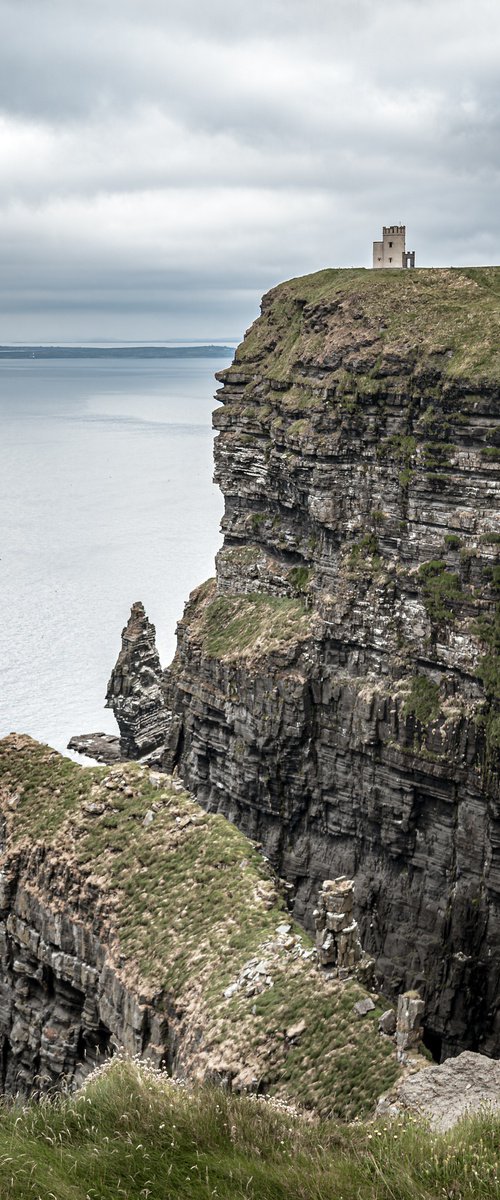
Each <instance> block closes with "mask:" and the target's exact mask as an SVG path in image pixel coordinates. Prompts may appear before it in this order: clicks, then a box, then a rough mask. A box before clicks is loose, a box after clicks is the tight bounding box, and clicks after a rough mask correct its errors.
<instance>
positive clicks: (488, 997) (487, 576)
mask: <svg viewBox="0 0 500 1200" xmlns="http://www.w3.org/2000/svg"><path fill="white" fill-rule="evenodd" d="M499 296H500V268H486V269H482V270H479V269H471V270H465V269H458V270H419V271H411V272H410V271H402V272H387V273H386V272H374V273H372V272H366V271H333V270H332V271H323V272H321V273H319V274H318V275H313V276H309V277H306V278H304V279H297V280H292V281H291V282H289V283H286V284H283V285H281V286H280V287H278V288H275V289H274V290H273V291H272V292H270V293H269V294H268V295H267V296H265V297H264V300H263V304H262V315H261V316H260V318H259V319H258V320H257V321H256V322H255V324H254V325H253V326H252V327H251V329H250V330H249V331H248V333H247V335H246V337H245V340H244V342H243V343H242V345H241V346H240V347H239V349H238V350H237V352H236V355H235V359H234V362H233V364H232V366H231V367H229V368H228V369H227V370H226V371H223V372H221V373H220V374H219V375H218V379H219V380H220V382H221V384H222V388H221V390H220V391H219V392H218V396H217V398H218V400H219V401H220V407H219V408H217V409H216V411H215V414H214V424H215V427H216V429H217V430H218V436H217V438H216V442H215V465H216V479H217V481H218V482H219V484H220V487H221V489H222V491H223V493H224V499H225V513H224V518H223V526H222V528H223V533H224V544H223V547H222V549H221V551H220V553H219V555H218V558H217V579H216V581H212V582H209V583H208V584H206V585H203V587H201V588H200V589H198V590H197V591H196V592H195V593H193V595H192V596H191V598H190V600H189V603H188V604H187V607H186V611H185V614H184V617H183V619H182V621H181V622H180V624H179V627H178V649H177V653H176V656H175V659H174V662H173V664H172V666H171V667H170V668H169V670H168V671H167V672H165V676H164V680H163V698H162V702H161V706H160V707H161V708H162V711H163V718H162V719H165V714H166V713H168V714H169V715H168V730H167V736H166V743H165V763H166V765H167V766H168V767H169V769H171V768H172V767H173V766H174V765H175V766H177V767H178V769H179V772H180V773H181V775H182V777H183V779H184V781H185V782H186V784H187V785H188V786H189V788H190V789H191V790H192V791H193V792H194V793H195V794H196V796H197V798H198V800H199V801H200V802H201V804H202V805H203V806H204V807H205V808H206V809H208V810H209V811H218V812H222V813H224V814H225V815H226V816H228V817H229V818H230V819H231V821H234V822H235V823H236V824H237V825H238V826H239V827H240V828H241V829H242V830H244V831H245V832H246V833H247V834H248V835H249V836H250V837H252V838H256V839H258V840H259V841H261V842H262V843H263V845H264V848H265V851H266V853H267V854H268V855H269V858H270V860H271V862H272V863H273V865H274V866H275V867H276V869H277V870H278V871H279V873H280V874H282V875H284V876H285V878H286V879H287V880H289V881H290V882H291V883H293V886H294V892H295V915H296V917H297V918H298V919H299V921H301V922H303V923H305V924H306V925H308V924H309V923H310V920H311V916H310V914H311V912H312V909H313V897H314V895H315V893H316V890H317V887H318V885H319V883H320V882H321V881H322V880H323V879H324V878H325V877H335V876H337V875H340V874H346V875H348V876H352V877H353V878H355V880H356V898H357V917H358V920H359V922H360V926H361V932H362V940H363V944H364V945H365V946H366V947H367V948H368V949H369V950H370V951H371V952H373V953H374V954H375V956H376V960H377V970H378V973H379V978H380V981H381V984H382V986H383V987H384V988H386V989H388V990H389V991H391V992H392V993H396V992H398V991H400V990H402V989H403V988H405V987H419V988H421V989H422V991H423V992H424V994H425V1000H426V1030H427V1040H428V1044H429V1045H430V1046H431V1047H432V1049H433V1052H434V1053H435V1055H436V1057H438V1058H439V1057H441V1056H443V1057H445V1056H446V1055H448V1054H453V1053H457V1052H458V1051H459V1050H460V1049H463V1048H467V1049H481V1050H482V1051H484V1052H486V1053H496V1054H498V1053H499V1052H500V1012H499V1009H498V1003H499V1002H498V996H499V983H500V961H499V955H500V910H499V899H500V897H499V893H500V808H499V785H498V778H499V776H498V762H499V757H498V756H499V746H500V716H499V707H498V704H499V678H500V675H499V669H498V667H499V657H498V656H499V640H500V639H499V628H500V625H499V615H498V612H499V610H498V587H499V567H498V544H499V541H500V526H499V521H498V497H499V479H498V461H499V457H500V449H499V446H500V404H499V385H500V337H499V333H500V329H499ZM118 716H119V714H118ZM122 733H123V730H122Z"/></svg>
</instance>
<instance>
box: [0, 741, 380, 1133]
mask: <svg viewBox="0 0 500 1200" xmlns="http://www.w3.org/2000/svg"><path fill="white" fill-rule="evenodd" d="M0 828H1V847H0V849H1V857H0V882H1V887H0V954H1V972H0V1037H1V1056H0V1090H1V1091H2V1092H7V1093H9V1094H10V1095H12V1094H16V1093H17V1092H21V1094H26V1093H30V1092H32V1091H33V1090H35V1091H37V1090H45V1089H48V1088H50V1089H52V1088H54V1087H56V1086H57V1085H58V1084H60V1082H61V1080H62V1079H64V1081H65V1083H66V1085H67V1086H68V1085H69V1086H74V1085H76V1084H78V1083H81V1082H82V1080H83V1079H84V1078H85V1077H86V1076H87V1075H88V1074H89V1073H90V1072H91V1071H92V1069H93V1068H94V1067H95V1066H96V1065H98V1064H99V1063H101V1062H103V1061H104V1060H105V1059H106V1058H107V1057H108V1056H109V1055H111V1054H113V1053H114V1052H115V1051H116V1050H117V1049H124V1050H125V1051H126V1052H128V1053H129V1054H130V1055H138V1056H140V1057H147V1058H148V1059H149V1060H150V1061H151V1062H152V1063H153V1064H155V1065H156V1066H158V1067H159V1066H161V1067H166V1068H167V1070H168V1072H169V1073H172V1074H175V1075H176V1076H177V1077H178V1078H181V1079H183V1078H189V1079H190V1080H209V1081H213V1082H215V1081H219V1082H223V1083H225V1084H226V1085H227V1086H228V1087H229V1088H230V1089H232V1090H234V1091H246V1090H250V1091H258V1092H266V1093H269V1094H271V1095H275V1096H278V1097H281V1098H282V1099H284V1100H287V1101H290V1100H291V1101H297V1102H299V1103H301V1104H304V1105H306V1106H307V1107H311V1108H313V1109H315V1110H316V1111H318V1112H324V1113H325V1114H326V1113H328V1114H336V1115H338V1116H340V1117H343V1118H349V1117H354V1116H356V1115H362V1114H363V1113H366V1112H368V1111H370V1110H371V1109H373V1107H374V1105H375V1102H376V1100H377V1098H378V1096H379V1095H380V1093H381V1092H382V1091H384V1090H386V1088H387V1087H388V1086H389V1085H390V1084H391V1083H392V1082H393V1081H394V1080H395V1079H396V1078H397V1077H398V1075H399V1074H400V1067H399V1065H398V1063H397V1062H396V1056H395V1051H394V1046H393V1044H392V1042H391V1041H390V1040H389V1038H387V1037H384V1036H383V1035H382V1034H380V1033H379V1032H378V1019H377V1018H378V1017H379V1016H380V1014H381V1011H382V1010H381V1008H380V1006H379V1005H378V1004H377V997H376V996H375V997H373V998H370V999H369V998H368V996H367V993H366V991H365V989H364V988H363V987H362V986H361V985H360V983H359V982H358V981H357V980H356V978H355V977H354V975H353V973H352V972H349V973H348V972H345V974H346V975H348V976H349V977H348V978H345V979H343V980H342V979H339V978H338V977H337V978H334V977H333V975H332V973H331V972H330V973H327V972H324V971H322V970H319V969H318V967H317V966H316V965H315V957H314V950H313V947H312V945H311V941H310V939H309V938H308V937H307V935H306V934H304V932H303V930H301V929H299V928H298V926H297V925H295V924H294V922H293V921H292V920H291V919H290V917H289V914H288V911H287V908H286V905H285V901H284V899H283V894H282V892H281V891H280V890H279V888H278V886H277V883H276V879H275V877H274V876H273V873H272V871H271V870H270V868H269V865H268V864H267V863H266V862H265V860H264V859H263V857H262V855H261V854H260V853H259V852H258V850H257V849H256V847H255V846H253V845H252V844H251V843H250V842H249V841H248V840H247V839H246V838H245V837H244V836H243V835H242V834H241V833H239V832H238V831H237V830H236V829H235V828H234V827H232V826H231V825H229V824H228V822H227V821H225V820H224V818H222V817H220V816H211V815H208V814H206V813H204V812H203V810H202V809H201V808H200V807H199V806H198V805H197V804H196V803H195V802H194V801H193V800H192V799H191V798H190V797H189V796H188V795H187V794H186V793H185V792H184V790H183V788H182V785H181V784H180V783H179V781H178V780H177V779H175V778H171V777H168V776H166V775H164V774H163V775H162V774H160V773H158V772H155V771H151V770H150V769H149V768H146V767H144V766H141V765H139V764H136V763H130V764H118V765H117V766H114V767H112V768H110V769H109V768H104V767H97V768H82V767H80V766H78V765H77V764H75V763H73V762H71V761H69V760H68V759H64V758H62V757H61V756H60V755H58V754H56V752H55V751H52V750H50V749H49V748H48V747H44V746H40V745H38V744H37V743H36V742H33V741H31V739H29V738H26V737H19V736H16V735H13V736H11V737H10V738H7V739H5V740H4V741H3V742H0ZM368 999H369V1003H368V1006H367V1008H368V1009H369V1011H368V1010H367V1011H366V1013H365V1012H364V1010H363V1013H364V1015H362V1016H360V1015H359V1014H358V1012H357V1010H356V1009H355V1007H354V1006H355V1005H356V1004H358V1003H359V1001H360V1000H364V1002H365V1007H366V1005H367V1001H368Z"/></svg>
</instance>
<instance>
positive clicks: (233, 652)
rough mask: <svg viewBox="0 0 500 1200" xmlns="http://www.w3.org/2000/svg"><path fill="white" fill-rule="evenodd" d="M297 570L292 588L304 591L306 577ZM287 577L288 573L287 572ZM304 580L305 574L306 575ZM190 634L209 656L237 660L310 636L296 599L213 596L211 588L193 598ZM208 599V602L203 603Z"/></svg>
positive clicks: (262, 595) (307, 620) (263, 595)
mask: <svg viewBox="0 0 500 1200" xmlns="http://www.w3.org/2000/svg"><path fill="white" fill-rule="evenodd" d="M304 570H305V571H306V572H307V568H298V571H299V575H298V576H297V582H296V584H295V583H294V580H293V579H291V580H290V582H291V583H292V586H294V587H295V586H296V587H297V590H298V591H302V590H304V587H305V584H306V577H305V575H303V574H302V573H301V572H303V571H304ZM289 574H291V572H290V573H289ZM307 578H309V575H308V573H307ZM196 596H197V594H196V593H195V604H196V611H195V615H194V619H193V620H192V623H191V633H192V634H194V636H195V638H197V639H199V640H200V641H201V643H202V646H203V648H204V650H205V652H206V653H207V654H208V655H209V656H210V657H217V658H219V657H220V658H238V657H242V656H249V655H251V654H253V653H256V652H263V651H264V650H269V649H273V648H278V647H279V646H280V645H286V643H288V642H290V641H292V640H297V639H304V638H306V637H308V635H309V633H310V617H309V616H308V613H307V612H306V609H305V607H304V604H303V601H302V600H301V599H300V598H289V597H283V596H271V595H268V594H267V593H263V592H252V593H248V594H246V595H233V594H232V595H229V596H228V595H223V596H216V595H215V587H214V588H213V589H212V591H211V592H210V593H209V594H208V596H207V593H206V592H205V593H204V595H203V597H202V600H201V603H200V602H199V601H198V599H196ZM207 598H208V603H207Z"/></svg>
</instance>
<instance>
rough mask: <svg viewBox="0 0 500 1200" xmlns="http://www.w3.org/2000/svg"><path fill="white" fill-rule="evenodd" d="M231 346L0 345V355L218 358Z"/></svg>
mask: <svg viewBox="0 0 500 1200" xmlns="http://www.w3.org/2000/svg"><path fill="white" fill-rule="evenodd" d="M225 355H228V356H231V358H232V357H233V355H234V346H214V345H208V346H202V345H200V346H0V359H2V358H31V359H33V358H220V357H221V356H225Z"/></svg>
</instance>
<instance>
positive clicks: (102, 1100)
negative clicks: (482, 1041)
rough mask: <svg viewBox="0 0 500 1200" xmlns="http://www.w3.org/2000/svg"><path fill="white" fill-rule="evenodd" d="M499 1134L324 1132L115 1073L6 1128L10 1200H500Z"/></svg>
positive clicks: (412, 1128)
mask: <svg viewBox="0 0 500 1200" xmlns="http://www.w3.org/2000/svg"><path fill="white" fill-rule="evenodd" d="M499 1139H500V1120H499V1119H498V1117H494V1116H491V1115H482V1116H480V1117H476V1118H472V1119H471V1118H469V1119H468V1120H466V1121H464V1122H462V1123H461V1124H460V1125H459V1126H457V1127H456V1128H455V1129H454V1130H452V1131H451V1132H450V1133H448V1134H435V1133H431V1132H430V1131H429V1129H428V1128H427V1127H426V1126H425V1125H423V1124H421V1123H420V1122H418V1121H416V1120H412V1119H411V1118H407V1119H403V1118H401V1119H398V1120H396V1121H393V1122H392V1123H390V1124H387V1125H384V1124H377V1125H373V1124H371V1125H365V1126H363V1125H353V1126H350V1127H347V1126H339V1125H338V1124H337V1123H336V1122H334V1121H322V1122H311V1121H309V1120H305V1119H304V1117H303V1116H302V1115H301V1114H300V1113H299V1112H296V1111H294V1110H286V1109H280V1108H279V1107H275V1106H272V1105H270V1104H269V1103H268V1102H266V1101H264V1100H261V1099H255V1098H238V1097H234V1096H230V1095H228V1094H226V1093H223V1092H220V1091H215V1090H210V1089H198V1090H194V1091H191V1090H188V1089H184V1088H182V1087H179V1086H178V1085H175V1084H173V1083H171V1082H170V1081H169V1080H168V1079H166V1077H165V1076H161V1075H159V1074H158V1073H157V1072H154V1071H152V1070H150V1069H145V1068H144V1067H142V1068H140V1067H138V1065H137V1064H135V1063H134V1062H130V1061H129V1062H127V1061H121V1062H119V1061H116V1062H114V1063H112V1064H111V1065H110V1066H108V1067H107V1068H106V1069H105V1070H104V1071H101V1072H100V1073H99V1074H98V1075H96V1076H95V1077H94V1078H93V1079H92V1080H90V1081H88V1082H87V1084H86V1086H85V1088H84V1089H83V1090H82V1091H81V1092H79V1093H77V1094H76V1095H72V1096H64V1097H62V1098H60V1099H58V1100H56V1101H55V1102H49V1101H42V1102H41V1103H40V1104H30V1105H27V1106H25V1107H21V1106H19V1105H14V1106H13V1107H10V1108H9V1107H5V1108H4V1110H3V1112H1V1114H0V1194H1V1196H2V1200H28V1198H30V1200H209V1198H210V1200H212V1198H215V1200H498V1195H499V1190H500V1170H499V1159H498V1145H499Z"/></svg>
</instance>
